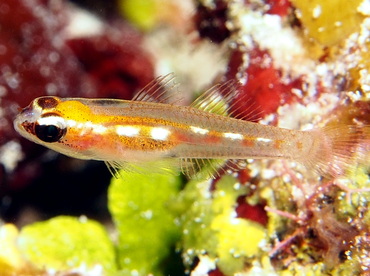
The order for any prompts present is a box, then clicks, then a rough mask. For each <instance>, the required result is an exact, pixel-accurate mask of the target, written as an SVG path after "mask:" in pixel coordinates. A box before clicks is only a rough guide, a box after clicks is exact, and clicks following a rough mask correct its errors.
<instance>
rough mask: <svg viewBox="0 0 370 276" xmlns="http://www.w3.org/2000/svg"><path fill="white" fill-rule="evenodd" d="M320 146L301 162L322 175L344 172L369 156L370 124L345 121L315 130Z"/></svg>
mask: <svg viewBox="0 0 370 276" xmlns="http://www.w3.org/2000/svg"><path fill="white" fill-rule="evenodd" d="M313 131H315V132H316V133H317V135H316V142H315V143H316V144H315V145H314V148H315V149H317V150H315V151H313V152H312V154H311V156H305V158H304V160H301V162H302V163H303V164H304V165H305V166H306V167H308V168H313V169H314V170H316V171H318V172H319V173H320V174H321V175H323V176H332V177H338V176H341V175H345V174H346V173H347V172H348V171H351V170H353V168H354V167H355V166H356V165H357V164H358V163H364V164H365V163H368V161H369V158H370V155H369V154H370V126H357V125H344V126H337V127H324V128H323V129H319V130H313Z"/></svg>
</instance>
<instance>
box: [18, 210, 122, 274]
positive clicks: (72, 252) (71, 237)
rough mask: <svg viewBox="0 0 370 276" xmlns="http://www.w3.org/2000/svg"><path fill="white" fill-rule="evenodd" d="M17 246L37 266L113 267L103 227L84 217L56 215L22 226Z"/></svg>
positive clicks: (109, 270)
mask: <svg viewBox="0 0 370 276" xmlns="http://www.w3.org/2000/svg"><path fill="white" fill-rule="evenodd" d="M18 246H19V250H20V251H22V252H23V254H24V256H25V257H26V259H28V260H29V261H30V262H31V263H33V264H34V265H37V266H38V267H40V268H49V269H55V270H67V269H72V268H77V267H80V266H84V267H86V270H87V271H88V270H90V269H103V273H102V274H103V275H112V274H113V273H114V272H115V271H116V264H115V252H114V247H113V244H112V242H111V240H110V239H109V237H108V235H107V232H106V230H105V229H104V227H103V226H102V225H100V224H99V223H97V222H95V221H92V220H88V219H87V218H84V217H81V218H73V217H67V216H60V217H56V218H53V219H50V220H48V221H44V222H37V223H33V224H31V225H28V226H25V227H24V228H23V229H22V231H21V232H20V235H19V238H18Z"/></svg>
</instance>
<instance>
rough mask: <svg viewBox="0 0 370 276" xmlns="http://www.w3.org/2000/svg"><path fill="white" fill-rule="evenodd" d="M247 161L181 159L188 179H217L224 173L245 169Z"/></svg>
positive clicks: (181, 166)
mask: <svg viewBox="0 0 370 276" xmlns="http://www.w3.org/2000/svg"><path fill="white" fill-rule="evenodd" d="M245 167H246V162H245V160H239V159H229V160H223V159H191V158H187V159H181V160H180V168H181V171H182V173H183V174H184V175H185V176H187V177H188V178H191V179H192V178H197V179H205V178H217V177H219V176H221V174H224V173H227V174H229V173H232V172H234V171H238V170H241V169H244V168H245Z"/></svg>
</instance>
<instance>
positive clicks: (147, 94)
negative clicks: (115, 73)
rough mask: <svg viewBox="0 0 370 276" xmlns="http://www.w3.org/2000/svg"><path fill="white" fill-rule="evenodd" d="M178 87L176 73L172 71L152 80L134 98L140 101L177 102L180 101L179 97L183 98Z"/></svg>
mask: <svg viewBox="0 0 370 276" xmlns="http://www.w3.org/2000/svg"><path fill="white" fill-rule="evenodd" d="M177 88H178V84H177V83H176V81H175V75H174V74H173V73H170V74H167V75H164V76H160V77H158V78H156V79H154V80H152V81H151V82H150V83H148V84H147V85H146V86H145V87H144V88H143V89H141V90H140V91H139V92H138V93H137V94H136V95H135V96H134V97H133V99H132V100H133V101H140V102H153V103H164V104H176V103H178V102H179V99H181V97H180V96H179V95H180V94H179V93H178V90H177Z"/></svg>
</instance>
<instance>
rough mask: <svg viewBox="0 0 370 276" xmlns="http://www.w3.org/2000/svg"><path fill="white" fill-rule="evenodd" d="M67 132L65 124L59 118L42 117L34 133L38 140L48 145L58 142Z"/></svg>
mask: <svg viewBox="0 0 370 276" xmlns="http://www.w3.org/2000/svg"><path fill="white" fill-rule="evenodd" d="M66 132H67V128H66V125H65V122H64V120H63V118H61V117H59V116H47V117H42V118H40V119H39V120H38V121H37V122H36V123H35V126H34V133H35V135H36V136H37V138H39V139H40V140H41V141H44V142H47V143H54V142H58V141H59V140H60V139H61V138H63V137H64V135H65V134H66Z"/></svg>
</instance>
